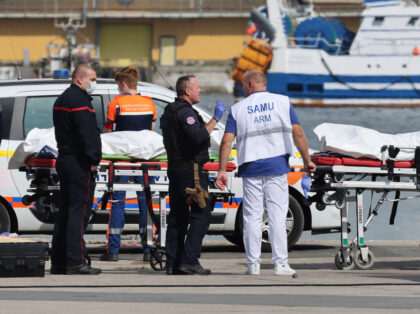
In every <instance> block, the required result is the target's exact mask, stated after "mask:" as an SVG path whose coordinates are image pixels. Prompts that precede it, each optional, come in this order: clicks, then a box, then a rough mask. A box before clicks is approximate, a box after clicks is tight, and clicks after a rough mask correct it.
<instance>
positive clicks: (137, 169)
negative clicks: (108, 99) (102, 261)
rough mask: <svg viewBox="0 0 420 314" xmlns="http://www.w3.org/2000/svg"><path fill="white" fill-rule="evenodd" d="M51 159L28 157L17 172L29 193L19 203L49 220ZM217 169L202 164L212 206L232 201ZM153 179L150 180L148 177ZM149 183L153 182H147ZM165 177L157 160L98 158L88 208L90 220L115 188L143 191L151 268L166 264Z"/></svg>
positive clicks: (55, 185)
mask: <svg viewBox="0 0 420 314" xmlns="http://www.w3.org/2000/svg"><path fill="white" fill-rule="evenodd" d="M55 161H56V160H55V159H41V158H35V157H30V158H28V159H27V160H26V161H25V164H26V167H23V168H22V169H21V171H25V172H26V173H27V177H28V179H30V180H31V184H30V188H29V189H28V192H30V193H32V195H25V196H24V197H23V199H22V202H23V203H24V204H25V205H30V204H32V203H33V202H35V208H31V210H32V211H33V212H34V213H36V214H37V215H38V216H39V215H45V217H46V218H45V217H44V220H45V219H46V220H47V221H46V222H50V223H52V222H53V221H54V213H56V212H57V211H58V201H59V193H58V192H59V190H60V187H59V181H58V176H57V172H56V169H55ZM235 169H236V165H235V164H233V163H231V162H228V165H227V171H228V173H229V174H230V175H233V170H235ZM218 170H219V163H218V162H208V163H206V164H204V166H203V171H205V172H207V173H208V175H209V195H210V206H212V207H214V204H215V203H216V202H221V201H222V202H228V201H231V200H232V197H233V194H232V193H231V192H230V191H229V190H227V191H220V190H219V189H218V188H217V187H216V185H215V178H216V176H217V171H218ZM119 176H128V177H130V178H133V177H137V176H141V177H143V181H144V183H143V184H140V183H137V182H135V180H129V181H128V182H127V183H120V182H118V181H119V180H115V178H116V177H119ZM152 177H153V178H155V179H156V180H150V179H151V178H152ZM151 182H153V183H151ZM168 188H169V185H168V180H167V163H166V162H160V161H118V160H108V159H103V160H101V162H100V164H99V168H98V173H97V179H96V191H98V192H100V193H101V194H102V196H101V197H100V198H99V199H98V201H97V203H96V206H95V208H93V211H92V217H91V219H90V221H92V220H94V219H95V215H96V214H97V213H98V212H99V211H101V210H106V209H107V206H108V203H109V202H112V201H110V195H111V194H112V193H113V192H117V191H144V192H145V197H146V203H147V215H146V217H147V220H146V221H147V223H146V241H145V243H143V245H144V246H147V247H150V248H151V249H152V250H151V253H152V254H151V260H150V264H151V266H152V268H153V269H155V270H163V269H164V268H165V264H166V254H165V243H166V215H167V207H168V206H167V203H168V202H167V197H168V194H169V190H168ZM154 198H157V199H158V211H157V213H156V211H155V210H154V208H153V199H154Z"/></svg>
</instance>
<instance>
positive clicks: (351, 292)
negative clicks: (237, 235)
mask: <svg viewBox="0 0 420 314" xmlns="http://www.w3.org/2000/svg"><path fill="white" fill-rule="evenodd" d="M419 244H420V241H373V242H370V243H368V245H370V246H371V247H372V249H373V252H374V253H375V256H376V263H375V265H374V267H373V268H372V269H370V270H349V271H340V270H337V269H336V268H335V265H334V255H335V253H336V251H337V248H336V246H338V241H322V242H304V243H300V244H299V245H298V246H297V247H296V248H295V249H293V250H292V251H291V252H290V261H289V262H290V264H291V265H292V267H293V268H295V269H296V270H297V271H298V274H299V277H298V278H296V279H293V278H291V277H284V276H275V275H274V274H273V272H274V271H273V267H272V265H271V262H270V253H264V254H263V264H262V267H261V275H259V276H245V275H244V271H245V269H246V268H245V255H244V253H243V252H240V251H238V250H237V249H236V247H234V246H232V245H230V244H229V243H228V242H223V241H216V242H215V241H213V242H212V241H209V242H207V243H206V244H205V247H204V252H203V254H202V258H201V263H202V264H203V266H205V267H208V268H210V269H211V270H212V271H213V274H212V275H211V276H168V275H166V274H164V273H163V272H157V271H153V270H152V269H151V267H150V265H149V264H148V263H146V262H142V261H139V260H140V259H141V257H142V255H141V254H133V253H131V252H127V253H125V254H121V255H120V261H119V262H101V261H99V256H100V254H101V253H102V251H101V250H100V249H95V248H93V254H92V256H93V261H92V263H93V266H95V267H100V268H102V269H103V273H102V274H101V275H99V276H66V275H50V274H49V272H48V271H47V274H46V276H45V278H0V313H90V314H94V313H118V314H122V313H149V312H152V311H153V312H156V313H181V312H182V313H215V312H220V313H221V312H223V313H224V312H240V313H276V312H280V311H282V312H292V311H293V312H298V313H309V312H323V313H326V312H328V313H329V312H336V311H340V312H341V313H350V312H352V313H354V311H355V310H357V311H361V310H362V311H364V312H367V313H377V312H381V313H388V312H389V313H391V312H392V313H396V312H398V313H402V312H407V311H410V312H413V311H414V312H416V311H419V312H420V298H419V296H420V247H419ZM46 269H47V270H49V263H47V265H46Z"/></svg>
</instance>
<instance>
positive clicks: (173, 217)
mask: <svg viewBox="0 0 420 314" xmlns="http://www.w3.org/2000/svg"><path fill="white" fill-rule="evenodd" d="M168 178H169V206H170V212H169V215H168V229H167V231H166V255H167V260H166V267H168V268H169V267H173V268H178V267H179V265H180V264H198V263H199V262H198V258H199V257H200V254H201V246H202V242H203V238H204V235H205V234H206V232H207V230H208V228H209V223H210V206H209V202H208V200H207V206H206V207H205V208H200V207H199V206H198V205H197V204H195V203H192V204H191V206H189V205H187V203H186V193H185V188H186V187H193V186H194V172H193V170H192V169H191V170H188V169H180V168H175V169H174V168H172V169H171V168H169V169H168ZM200 185H201V186H202V187H203V188H204V189H206V190H207V189H208V176H207V175H206V174H203V173H202V172H201V171H200ZM190 207H191V210H190Z"/></svg>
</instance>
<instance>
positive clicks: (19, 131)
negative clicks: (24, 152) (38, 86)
mask: <svg viewBox="0 0 420 314" xmlns="http://www.w3.org/2000/svg"><path fill="white" fill-rule="evenodd" d="M63 90H64V86H63V88H62V89H55V90H43V91H31V92H20V93H18V94H17V95H16V100H15V108H14V112H13V124H12V127H11V140H10V141H9V147H8V149H9V151H15V150H16V148H17V147H18V145H19V144H20V143H22V141H24V139H25V138H26V136H27V135H28V133H29V132H30V131H31V130H32V129H34V128H40V129H47V128H51V127H53V119H52V108H53V106H54V102H55V100H56V99H57V97H58V96H59V95H60V94H61V93H62V92H63ZM102 92H104V91H102ZM100 93H101V91H99V90H98V91H97V92H95V94H93V95H92V98H93V100H92V105H93V107H94V109H95V113H96V118H97V123H98V127H99V128H100V129H101V130H102V129H103V126H104V113H103V103H104V100H103V96H102V94H100ZM10 157H11V156H9V157H8V158H9V160H10ZM11 175H12V178H13V182H14V184H15V185H16V188H17V190H18V191H19V194H20V196H21V197H22V196H23V195H25V194H27V189H28V188H29V181H28V180H27V179H26V175H25V173H24V172H20V171H19V170H12V171H11Z"/></svg>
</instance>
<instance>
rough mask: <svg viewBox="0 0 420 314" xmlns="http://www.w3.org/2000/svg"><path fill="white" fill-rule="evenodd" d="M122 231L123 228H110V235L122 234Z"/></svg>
mask: <svg viewBox="0 0 420 314" xmlns="http://www.w3.org/2000/svg"><path fill="white" fill-rule="evenodd" d="M122 231H123V229H122V228H109V234H121V233H122Z"/></svg>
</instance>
